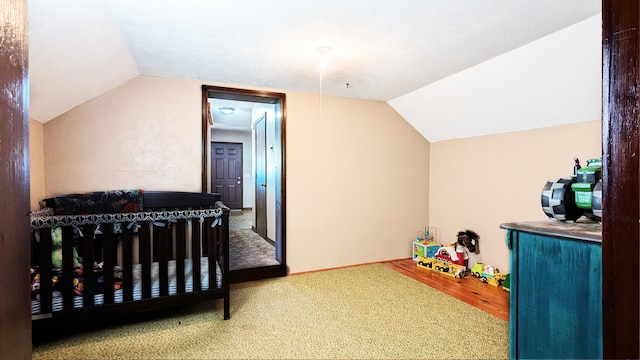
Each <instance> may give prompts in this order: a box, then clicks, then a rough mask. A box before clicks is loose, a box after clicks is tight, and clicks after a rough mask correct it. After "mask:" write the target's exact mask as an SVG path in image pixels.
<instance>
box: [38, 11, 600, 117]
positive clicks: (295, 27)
mask: <svg viewBox="0 0 640 360" xmlns="http://www.w3.org/2000/svg"><path fill="white" fill-rule="evenodd" d="M600 11H601V3H600V0H458V1H450V0H401V1H400V0H395V1H394V0H348V1H347V0H315V1H299V0H271V1H264V0H234V1H231V0H229V1H222V0H215V1H214V0H188V1H177V0H173V1H169V0H135V1H131V0H29V37H30V40H29V52H30V56H29V62H30V91H31V104H30V112H31V114H30V117H31V118H32V119H35V120H38V121H40V122H43V123H44V122H47V121H49V120H51V119H53V118H55V117H56V116H59V115H61V114H63V113H65V112H66V111H68V110H70V109H72V108H73V107H75V106H77V105H79V104H81V103H83V102H85V101H87V100H90V99H91V98H94V97H96V96H99V95H101V94H104V93H105V92H108V91H109V90H112V89H114V88H117V87H118V86H120V85H122V84H123V83H125V82H126V81H128V80H130V79H131V78H134V77H136V76H138V75H149V76H157V77H167V78H179V79H188V80H197V81H201V82H203V83H206V84H210V85H219V84H233V85H237V86H248V87H260V88H267V89H276V90H281V91H282V90H284V91H287V90H290V91H301V92H311V93H314V92H318V90H319V85H320V82H319V71H318V67H317V62H318V53H317V50H316V49H317V47H319V46H329V47H331V48H332V51H331V52H330V54H329V61H330V63H329V67H328V68H327V70H326V73H325V75H324V77H323V83H322V92H323V94H327V95H336V96H346V97H353V98H362V99H371V100H382V101H389V100H391V99H394V98H397V97H399V96H402V95H405V94H408V93H410V92H412V91H414V90H416V89H419V88H422V87H424V86H425V85H428V84H430V83H433V82H435V81H437V80H440V79H443V78H445V77H447V76H449V75H452V74H454V73H457V72H460V71H462V70H464V69H467V68H469V67H471V66H473V65H476V64H478V63H481V62H484V61H486V60H488V59H491V58H494V57H496V56H498V55H500V54H503V53H505V52H508V51H510V50H512V49H514V48H517V47H520V46H522V45H524V44H527V43H529V42H531V41H533V40H536V39H538V38H541V37H543V36H546V35H548V34H550V33H553V32H555V31H558V30H560V29H563V28H565V27H567V26H570V25H572V24H575V23H577V22H580V21H582V20H584V19H587V18H589V17H592V16H594V15H596V14H598V13H599V12H600ZM346 83H349V86H348V87H347V86H346ZM417 105H418V104H417Z"/></svg>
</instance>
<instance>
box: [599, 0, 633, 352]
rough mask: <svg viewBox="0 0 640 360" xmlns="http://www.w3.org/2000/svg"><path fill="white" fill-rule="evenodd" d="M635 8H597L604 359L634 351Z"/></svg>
mask: <svg viewBox="0 0 640 360" xmlns="http://www.w3.org/2000/svg"><path fill="white" fill-rule="evenodd" d="M639 29H640V6H639V3H638V1H637V0H603V2H602V62H603V66H602V137H603V139H602V151H603V173H602V175H603V191H602V194H603V196H602V207H603V215H602V271H603V284H602V290H603V291H602V294H603V299H602V301H603V309H602V311H603V352H604V358H605V359H638V358H639V357H640V356H639V355H640V351H639V349H640V347H639V341H638V337H639V334H640V331H639V329H640V321H639V320H640V319H639V316H638V307H639V304H640V302H639V297H638V294H639V290H638V288H639V284H640V282H639V279H640V277H639V274H640V251H639V250H640V246H639V243H640V232H639V231H640V224H639V219H640V206H639V204H640V186H639V185H640V183H639V172H638V169H639V168H640V166H639V164H640V146H639V144H640V142H639V133H638V130H639V129H638V116H639V113H638V112H639V110H640V106H639V105H640V102H639V98H638V80H639V75H640V67H639V63H638V54H639V52H640V37H639V36H638V34H639V33H638V31H639Z"/></svg>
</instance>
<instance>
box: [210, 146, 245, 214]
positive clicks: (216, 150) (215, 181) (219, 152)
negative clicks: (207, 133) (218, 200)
mask: <svg viewBox="0 0 640 360" xmlns="http://www.w3.org/2000/svg"><path fill="white" fill-rule="evenodd" d="M211 191H213V192H216V193H219V194H221V195H222V201H223V202H224V204H225V205H227V206H228V207H229V208H230V209H231V210H241V209H242V144H241V143H222V142H212V143H211Z"/></svg>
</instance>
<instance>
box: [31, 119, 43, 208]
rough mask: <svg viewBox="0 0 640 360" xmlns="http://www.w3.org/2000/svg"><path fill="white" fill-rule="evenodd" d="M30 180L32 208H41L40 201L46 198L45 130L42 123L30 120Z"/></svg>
mask: <svg viewBox="0 0 640 360" xmlns="http://www.w3.org/2000/svg"><path fill="white" fill-rule="evenodd" d="M29 182H30V187H31V190H30V193H31V203H30V209H31V211H33V210H38V209H40V201H42V199H44V198H45V195H44V194H45V185H44V131H43V126H42V124H41V123H39V122H37V121H35V120H29Z"/></svg>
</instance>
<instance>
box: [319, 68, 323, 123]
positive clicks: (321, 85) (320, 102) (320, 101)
mask: <svg viewBox="0 0 640 360" xmlns="http://www.w3.org/2000/svg"><path fill="white" fill-rule="evenodd" d="M322 73H323V71H322V70H320V119H322Z"/></svg>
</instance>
